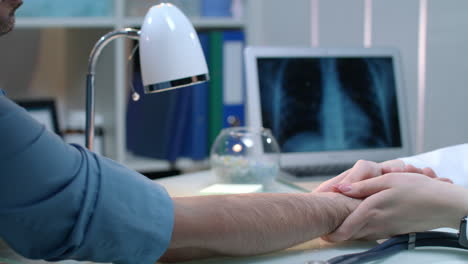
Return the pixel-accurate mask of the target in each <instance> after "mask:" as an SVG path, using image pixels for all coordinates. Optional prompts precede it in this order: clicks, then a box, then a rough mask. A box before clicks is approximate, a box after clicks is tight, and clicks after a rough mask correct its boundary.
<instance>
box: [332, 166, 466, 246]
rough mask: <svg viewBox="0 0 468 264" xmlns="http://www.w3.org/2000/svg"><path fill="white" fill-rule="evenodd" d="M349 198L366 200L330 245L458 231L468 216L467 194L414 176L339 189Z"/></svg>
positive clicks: (389, 177)
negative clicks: (427, 232)
mask: <svg viewBox="0 0 468 264" xmlns="http://www.w3.org/2000/svg"><path fill="white" fill-rule="evenodd" d="M339 190H340V191H341V192H342V193H343V194H345V195H348V196H350V197H354V198H365V197H367V198H366V199H365V200H364V201H363V202H362V203H361V204H360V205H359V206H358V208H357V209H356V210H355V211H353V212H352V213H351V214H350V216H349V217H348V218H347V219H346V220H345V221H344V222H343V224H342V225H341V226H340V227H339V228H338V229H337V230H336V231H335V232H334V233H332V234H330V235H328V236H326V237H325V239H327V240H329V241H334V242H337V241H343V240H349V239H380V238H387V237H390V236H393V235H398V234H405V233H409V232H419V231H427V230H430V229H434V228H440V227H451V228H455V229H457V228H458V227H459V224H460V219H461V218H462V217H463V216H466V215H468V190H467V189H465V188H463V187H461V186H457V185H454V184H450V183H447V182H444V181H442V180H437V179H431V178H429V177H427V176H425V175H421V174H414V173H389V174H385V175H383V176H381V177H377V178H373V179H369V180H365V181H361V182H357V183H353V184H345V185H341V186H340V187H339Z"/></svg>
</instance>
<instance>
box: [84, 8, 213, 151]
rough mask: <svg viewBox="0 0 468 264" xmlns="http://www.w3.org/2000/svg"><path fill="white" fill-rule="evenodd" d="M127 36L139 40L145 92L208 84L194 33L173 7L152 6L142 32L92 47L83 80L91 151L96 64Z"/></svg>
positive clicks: (125, 31) (109, 38) (107, 39)
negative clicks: (85, 77)
mask: <svg viewBox="0 0 468 264" xmlns="http://www.w3.org/2000/svg"><path fill="white" fill-rule="evenodd" d="M120 37H126V38H130V39H135V40H139V41H140V62H141V70H142V71H141V73H142V79H143V85H144V86H145V93H146V94H147V93H156V92H162V91H167V90H171V89H176V88H180V87H184V86H188V85H193V84H196V83H201V82H205V81H208V79H209V77H208V68H207V66H206V61H205V56H204V55H203V50H202V48H201V45H200V41H199V40H198V36H197V33H196V32H195V29H194V28H193V25H192V24H191V23H190V21H189V20H188V19H187V17H186V16H185V15H184V14H183V13H182V12H181V11H180V10H179V9H178V8H177V7H176V6H174V5H172V4H168V3H163V4H159V5H155V6H153V7H152V8H151V9H150V10H149V11H148V13H147V14H146V17H145V20H144V22H143V26H142V28H141V31H139V30H137V29H133V28H126V29H122V30H117V31H113V32H110V33H108V34H106V35H104V36H103V37H102V38H101V39H100V40H99V41H98V42H97V43H96V45H95V46H94V48H93V50H92V52H91V55H90V57H89V62H88V75H87V80H86V147H87V148H88V149H89V150H93V141H94V111H95V108H94V105H95V101H94V78H95V73H96V63H97V59H98V57H99V55H100V54H101V52H102V50H103V49H104V47H105V46H106V45H107V44H109V43H110V42H111V41H112V40H114V39H117V38H120Z"/></svg>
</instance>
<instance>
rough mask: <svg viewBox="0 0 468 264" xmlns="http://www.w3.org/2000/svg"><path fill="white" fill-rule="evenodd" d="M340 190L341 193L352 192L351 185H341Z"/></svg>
mask: <svg viewBox="0 0 468 264" xmlns="http://www.w3.org/2000/svg"><path fill="white" fill-rule="evenodd" d="M338 189H339V190H340V191H341V192H349V191H351V189H352V188H351V184H341V185H340V186H339V187H338Z"/></svg>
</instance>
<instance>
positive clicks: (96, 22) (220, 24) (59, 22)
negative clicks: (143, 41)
mask: <svg viewBox="0 0 468 264" xmlns="http://www.w3.org/2000/svg"><path fill="white" fill-rule="evenodd" d="M191 21H192V23H193V25H194V27H195V28H197V29H206V28H219V29H238V28H243V27H244V24H245V23H244V21H243V20H241V19H233V18H192V19H191ZM120 22H121V21H119V20H117V19H116V18H112V17H108V18H105V17H104V18H99V17H77V18H60V17H57V18H55V17H54V18H49V17H34V18H29V17H28V18H25V17H18V18H17V19H16V26H17V27H18V28H78V27H79V28H114V27H116V26H118V25H123V26H126V27H138V26H141V24H142V23H143V17H127V18H125V19H123V22H122V23H120Z"/></svg>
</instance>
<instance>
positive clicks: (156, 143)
mask: <svg viewBox="0 0 468 264" xmlns="http://www.w3.org/2000/svg"><path fill="white" fill-rule="evenodd" d="M133 85H134V87H135V90H136V91H137V92H138V93H140V94H141V95H142V96H141V98H140V100H139V101H137V102H134V101H133V100H131V99H130V98H129V100H128V107H127V149H128V150H129V151H131V152H132V153H133V154H135V155H138V156H144V157H150V158H155V159H164V160H167V159H168V158H169V151H170V148H171V145H170V142H169V140H168V139H169V138H171V136H172V131H173V130H174V122H173V120H174V116H175V111H176V106H177V92H176V91H173V92H172V91H171V92H164V93H158V94H154V95H144V92H143V84H142V80H141V74H140V73H139V72H135V73H134V77H133ZM129 97H131V96H129Z"/></svg>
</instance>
